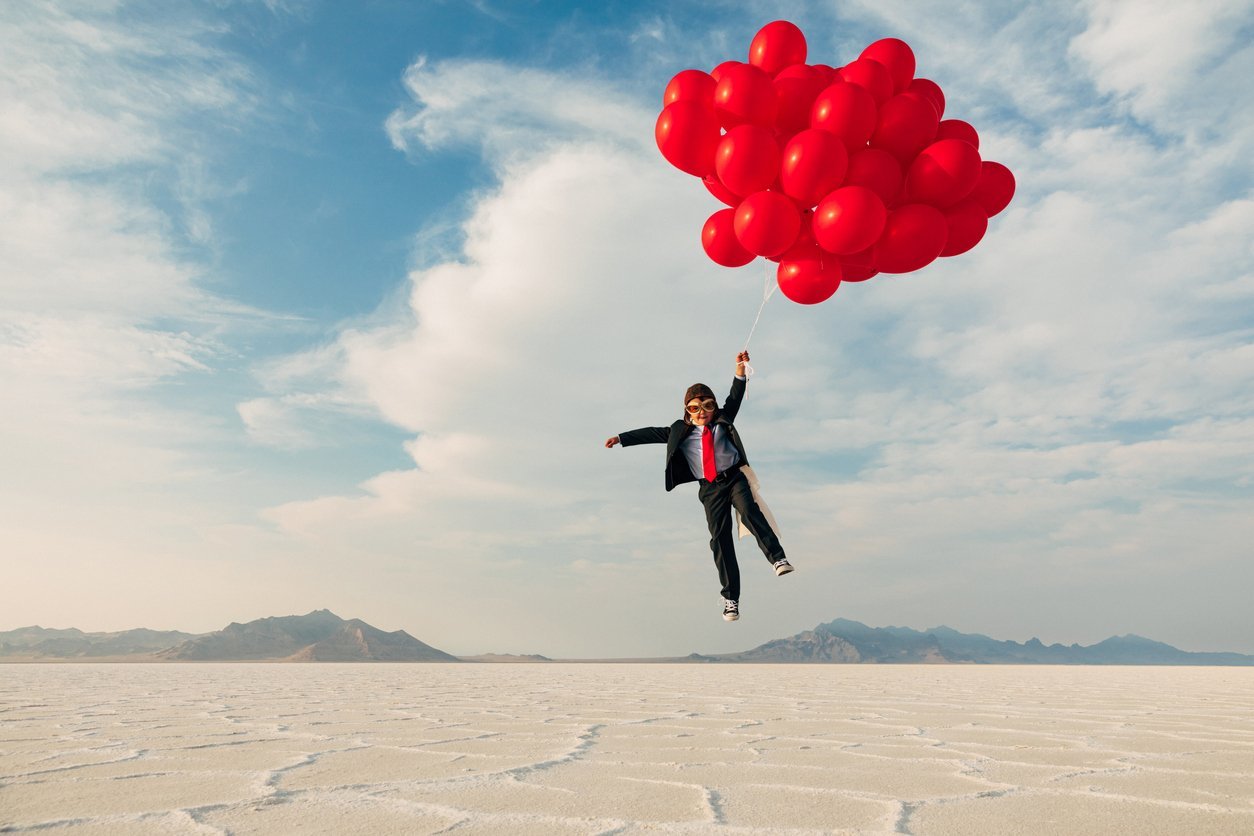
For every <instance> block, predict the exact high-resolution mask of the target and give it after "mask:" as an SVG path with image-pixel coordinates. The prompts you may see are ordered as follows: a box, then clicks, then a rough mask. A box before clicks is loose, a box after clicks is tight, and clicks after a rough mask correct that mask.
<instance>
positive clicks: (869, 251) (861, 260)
mask: <svg viewBox="0 0 1254 836" xmlns="http://www.w3.org/2000/svg"><path fill="white" fill-rule="evenodd" d="M840 272H841V276H840V280H841V281H842V282H864V281H866V280H867V279H869V278H871V277H872V276H878V275H879V274H880V271H879V270H877V269H875V248H874V247H873V246H871V247H867V248H866V249H865V250H862V251H861V252H857V253H852V254H851V255H842V256H840Z"/></svg>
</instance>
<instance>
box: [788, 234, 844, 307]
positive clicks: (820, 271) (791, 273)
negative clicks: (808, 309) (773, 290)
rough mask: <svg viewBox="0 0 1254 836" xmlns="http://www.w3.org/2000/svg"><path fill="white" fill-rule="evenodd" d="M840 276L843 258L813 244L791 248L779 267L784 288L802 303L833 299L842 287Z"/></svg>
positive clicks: (795, 299) (793, 298)
mask: <svg viewBox="0 0 1254 836" xmlns="http://www.w3.org/2000/svg"><path fill="white" fill-rule="evenodd" d="M840 278H841V269H840V261H839V259H837V258H836V257H835V256H832V255H829V254H827V253H825V252H823V251H822V250H820V249H819V248H818V247H816V246H814V245H813V244H810V245H802V246H797V247H792V248H790V249H789V250H788V252H786V253H785V254H784V256H783V257H782V258H781V259H780V261H779V267H778V268H776V270H775V281H776V282H777V283H778V284H779V290H780V292H781V293H783V294H784V295H785V296H787V297H788V298H789V299H791V300H792V301H794V302H796V303H798V304H801V305H817V304H818V303H819V302H822V301H825V300H827V299H830V298H831V296H832V294H833V293H835V292H836V289H837V288H839V287H840Z"/></svg>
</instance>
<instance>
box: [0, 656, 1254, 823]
mask: <svg viewBox="0 0 1254 836" xmlns="http://www.w3.org/2000/svg"><path fill="white" fill-rule="evenodd" d="M45 830H50V831H52V832H55V833H67V834H149V833H151V834H173V833H177V834H191V833H206V834H247V833H267V834H269V833H302V834H305V833H328V834H330V833H334V834H352V833H361V834H387V833H396V834H435V833H446V832H449V833H456V834H489V833H500V834H511V836H514V835H515V834H545V835H546V836H548V834H636V833H662V834H666V833H682V834H698V833H796V834H801V833H861V834H890V833H908V834H919V836H924V835H925V834H963V836H971V835H972V834H998V836H1008V834H1016V833H1024V834H1052V833H1057V834H1085V833H1092V834H1117V833H1128V834H1133V833H1135V834H1188V835H1189V836H1199V835H1200V834H1233V836H1236V835H1237V834H1241V836H1249V835H1250V834H1254V669H1241V668H1087V667H1001V666H997V667H993V666H989V667H975V666H971V667H967V666H901V667H896V666H846V665H823V666H803V665H761V666H758V665H731V666H716V665H627V664H601V665H597V664H536V665H529V664H512V665H489V664H479V665H476V664H461V665H457V664H448V665H326V664H310V665H294V664H278V665H260V664H238V665H235V664H198V665H133V664H127V665H4V666H0V832H6V833H8V832H12V833H25V832H33V831H41V832H42V831H45Z"/></svg>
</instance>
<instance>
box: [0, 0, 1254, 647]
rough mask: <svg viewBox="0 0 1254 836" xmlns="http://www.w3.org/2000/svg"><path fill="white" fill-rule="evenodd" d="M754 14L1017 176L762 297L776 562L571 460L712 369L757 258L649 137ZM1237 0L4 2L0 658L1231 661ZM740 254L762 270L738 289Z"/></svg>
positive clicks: (718, 377) (754, 448) (757, 356)
mask: <svg viewBox="0 0 1254 836" xmlns="http://www.w3.org/2000/svg"><path fill="white" fill-rule="evenodd" d="M775 19H787V20H791V21H793V22H794V23H796V24H797V25H799V26H800V27H801V28H802V30H803V31H804V32H805V33H806V37H807V40H808V44H809V60H810V61H811V62H818V61H821V62H823V63H828V64H834V65H838V66H839V65H840V64H843V63H846V62H848V61H850V60H853V59H854V58H856V57H857V55H858V53H859V52H860V51H861V50H862V48H863V47H864V46H865V45H866V44H868V43H870V42H872V41H874V40H877V39H879V38H882V37H888V36H892V37H898V38H902V39H904V40H905V41H907V42H908V43H909V44H910V45H911V46H912V48H913V49H914V52H915V54H916V57H917V61H918V70H917V74H918V75H919V76H923V77H927V78H931V79H933V80H935V81H937V82H938V83H939V84H940V85H941V86H942V87H943V89H944V91H945V94H946V100H947V107H946V113H945V116H946V117H949V118H962V119H966V120H967V121H969V122H971V123H972V124H974V125H975V127H976V128H977V129H978V130H979V132H980V138H981V153H982V154H983V156H984V158H985V159H992V160H997V161H999V162H1002V163H1004V164H1005V165H1007V166H1008V167H1009V168H1010V169H1011V170H1013V171H1014V172H1015V175H1016V178H1017V182H1018V191H1017V193H1016V195H1015V199H1014V201H1013V202H1012V204H1011V205H1010V207H1009V208H1008V209H1007V210H1006V211H1004V212H1003V213H1002V214H1000V215H998V216H997V217H995V218H994V219H993V220H992V222H991V224H990V228H989V232H988V234H987V236H986V237H985V239H984V240H983V241H982V242H981V243H980V245H979V246H978V247H976V248H975V249H974V250H972V251H971V252H969V253H966V254H965V255H962V256H959V257H956V258H947V259H942V260H940V261H938V262H936V263H934V264H932V265H930V266H928V267H927V268H925V269H924V270H922V271H919V272H918V273H914V274H909V275H903V276H881V277H876V278H874V279H872V280H870V281H868V282H865V283H860V284H845V285H843V286H842V287H841V288H840V289H839V290H838V291H837V293H836V295H835V296H833V297H832V298H831V299H830V300H828V301H826V302H824V303H822V304H820V305H815V306H802V305H796V304H793V303H791V302H789V301H788V300H787V299H785V298H784V297H783V296H782V295H781V294H776V295H774V296H773V297H771V298H770V299H768V300H767V302H766V304H765V306H764V307H763V309H762V315H761V319H760V321H759V323H758V325H757V327H756V330H755V331H754V332H753V336H752V341H751V343H750V351H751V354H752V357H753V365H754V367H755V370H756V373H755V374H754V376H753V377H752V378H751V379H750V381H749V384H748V394H747V396H746V399H745V402H744V406H743V408H742V410H741V413H740V415H739V417H738V418H737V422H736V423H737V427H738V429H739V430H740V433H741V435H742V437H743V439H744V441H745V445H746V448H747V451H748V453H749V457H750V460H751V461H752V463H753V465H754V469H755V470H756V471H757V474H758V476H759V478H760V480H761V483H762V491H763V495H764V498H765V499H766V501H767V502H768V503H769V505H770V507H771V509H772V511H773V512H774V514H775V516H776V518H777V519H778V521H779V524H780V528H781V534H782V541H783V543H784V546H785V548H786V550H787V552H788V555H789V557H790V559H791V561H792V562H793V564H794V565H795V566H796V567H797V572H795V573H794V574H792V575H789V576H787V577H784V578H776V577H775V576H774V575H773V573H772V572H771V570H770V567H769V565H768V564H767V563H766V561H765V560H764V559H763V557H762V555H761V554H760V552H758V551H757V549H756V548H755V547H754V546H753V544H752V542H751V541H750V540H746V541H742V543H741V544H740V548H739V550H738V551H739V554H740V563H741V568H742V575H743V591H742V596H741V612H742V615H741V620H740V621H739V622H736V623H734V624H728V623H725V622H724V621H723V620H722V618H721V607H722V604H721V598H720V596H719V585H718V582H717V576H716V573H715V570H714V566H713V563H712V560H711V557H710V552H709V547H708V534H707V532H706V530H705V525H704V517H703V512H702V509H701V506H700V503H699V502H698V500H697V498H696V490H695V488H694V487H693V486H692V485H687V486H684V487H681V488H679V489H677V490H675V491H674V492H671V493H667V492H666V491H665V490H664V486H663V450H662V448H661V447H655V446H648V447H633V448H630V449H623V448H615V449H613V450H607V449H605V447H604V440H605V439H606V438H607V437H609V436H612V435H615V434H617V433H619V432H621V431H624V430H628V429H633V428H636V427H642V426H656V425H667V424H669V423H670V422H672V421H674V420H675V419H677V418H679V417H680V414H681V413H680V410H681V401H682V395H683V392H684V390H685V388H686V387H687V386H688V385H689V384H691V383H694V382H696V381H701V382H705V383H707V384H709V385H711V386H712V387H713V388H714V389H715V391H716V392H721V391H723V390H724V389H725V388H726V387H727V386H729V385H730V382H731V379H732V373H733V365H734V358H735V355H736V352H737V351H739V350H740V349H741V348H742V347H743V346H744V344H745V340H746V338H747V337H748V335H749V332H750V328H751V326H752V325H753V321H754V316H755V314H756V313H757V311H758V308H759V304H760V303H761V301H762V293H763V288H764V287H769V282H770V281H771V280H772V279H771V273H770V271H769V269H767V267H766V266H765V263H764V262H763V261H762V260H760V259H759V260H758V261H756V262H755V263H753V264H751V265H749V266H746V267H743V268H738V269H728V268H723V267H719V266H717V265H715V264H713V263H712V262H711V261H709V260H708V259H707V258H706V256H705V254H704V253H703V252H702V249H701V246H700V230H701V226H702V224H703V223H704V221H705V219H706V217H707V216H708V215H709V214H710V213H711V212H713V211H715V210H716V209H718V208H719V204H716V203H715V202H714V200H713V198H711V197H710V196H709V195H708V194H707V193H706V192H705V190H704V189H703V188H702V187H701V186H700V184H699V183H697V182H696V181H695V179H693V178H691V177H689V176H687V175H685V174H683V173H681V172H679V171H677V170H676V169H674V168H672V167H671V166H669V165H668V164H666V163H665V161H664V160H663V159H662V157H661V155H660V154H659V153H658V150H657V148H656V146H655V144H654V140H653V126H654V121H655V119H656V118H657V113H658V110H659V109H660V107H661V95H662V91H663V89H664V88H665V85H666V83H667V81H668V80H669V79H670V77H671V76H672V75H674V74H675V73H676V72H678V71H679V70H682V69H685V68H689V67H696V68H701V69H707V70H708V69H710V68H711V67H713V66H715V65H717V64H719V63H721V62H722V61H724V60H729V59H737V60H744V58H745V56H746V54H747V50H748V44H749V41H750V40H751V38H752V37H753V34H754V32H756V31H757V29H758V28H759V27H760V26H762V25H763V24H765V23H767V22H769V21H771V20H775ZM1252 32H1254V8H1252V7H1251V6H1250V4H1249V3H1248V2H1247V0H1204V1H1203V2H1198V3H1193V4H1179V3H1168V2H1165V0H1071V1H1070V2H1060V1H1059V2H1054V1H1053V0H1042V2H1035V3H1031V4H1005V3H1002V2H998V1H997V0H955V1H953V2H940V1H939V0H875V2H870V0H846V2H826V3H821V2H775V3H768V2H753V1H751V2H735V3H731V2H727V3H720V2H702V3H691V2H673V0H668V2H654V1H653V0H633V2H630V3H628V2H616V1H615V0H610V1H609V2H603V3H598V4H584V3H574V2H526V1H525V0H519V1H518V2H504V0H465V1H464V2H463V0H445V1H444V2H439V1H437V0H432V2H422V3H410V2H400V0H395V2H388V1H387V0H378V2H372V1H371V0H363V2H359V3H337V2H332V0H308V2H305V1H304V0H266V2H260V1H257V2H253V1H252V0H205V2H192V0H189V1H188V2H183V3H177V4H171V3H165V2H160V0H153V1H152V2H126V1H125V0H117V1H116V2H107V0H106V2H100V1H99V0H92V2H86V0H84V1H83V2H72V1H71V0H66V1H65V2H60V1H59V0H47V2H36V0H16V2H8V3H4V4H3V5H0V392H3V409H0V630H6V629H14V628H17V627H21V626H26V625H31V624H39V625H42V626H45V627H71V626H73V627H78V628H81V629H84V630H120V629H128V628H132V627H141V626H143V627H149V628H154V629H180V630H186V631H190V632H203V631H209V630H215V629H219V628H221V627H223V626H225V625H226V624H227V623H229V622H232V621H238V622H244V621H249V620H252V619H255V618H261V617H265V616H271V615H288V614H297V613H304V612H308V611H310V610H314V609H320V608H329V609H331V610H333V611H334V612H336V613H337V614H338V615H340V616H342V617H345V618H352V617H355V618H361V619H363V620H365V621H367V622H369V623H371V624H373V625H375V626H377V627H380V628H382V629H386V630H398V629H403V630H406V631H407V632H409V633H410V634H412V635H414V636H415V637H417V638H419V639H421V640H422V641H425V642H427V643H429V644H432V645H434V646H436V647H438V648H440V649H442V650H446V651H448V652H451V653H457V654H463V655H466V654H475V653H487V652H501V653H541V654H544V655H547V656H552V657H559V658H590V657H637V656H663V655H686V654H688V653H692V652H700V653H719V652H730V651H736V650H744V649H748V648H751V647H754V646H756V645H758V644H760V643H762V642H765V641H768V640H771V639H775V638H780V637H785V636H789V635H792V634H794V633H798V632H801V631H804V630H808V629H812V628H813V627H814V626H816V625H817V624H820V623H822V622H826V621H830V620H831V619H834V618H837V617H843V618H850V619H856V620H859V621H863V622H865V623H867V624H870V625H872V626H888V625H899V626H910V627H914V628H916V629H926V628H928V627H933V626H937V625H940V624H945V625H948V626H951V627H953V628H955V629H958V630H962V631H965V632H978V633H983V634H986V635H990V636H993V637H995V638H999V639H1013V640H1016V641H1026V640H1027V639H1029V638H1031V637H1034V636H1035V637H1039V638H1040V639H1041V640H1042V641H1045V642H1046V643H1051V642H1063V643H1072V642H1079V643H1081V644H1090V643H1093V642H1096V641H1100V640H1102V639H1104V638H1106V637H1108V636H1111V635H1116V634H1124V633H1136V634H1139V635H1143V636H1148V637H1150V638H1154V639H1157V640H1160V641H1165V642H1168V643H1171V644H1174V645H1176V646H1178V647H1181V648H1183V649H1186V650H1227V651H1241V652H1246V653H1252V652H1254V608H1252V607H1250V606H1249V598H1250V590H1251V589H1252V588H1254V560H1252V558H1254V545H1252V544H1254V476H1252V474H1254V345H1252V344H1251V342H1252V341H1251V337H1252V335H1254V235H1251V230H1254V196H1252V187H1254V182H1252V180H1254V177H1252V174H1254V168H1252V167H1251V165H1250V162H1249V161H1250V159H1251V158H1252V157H1254V89H1252V88H1251V87H1250V85H1249V84H1248V81H1247V79H1249V78H1250V77H1254V38H1251V33H1252ZM771 267H773V265H771Z"/></svg>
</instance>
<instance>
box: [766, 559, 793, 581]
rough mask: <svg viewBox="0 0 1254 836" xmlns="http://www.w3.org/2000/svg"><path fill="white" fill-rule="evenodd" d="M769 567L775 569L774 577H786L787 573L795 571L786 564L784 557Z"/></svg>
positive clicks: (786, 560)
mask: <svg viewBox="0 0 1254 836" xmlns="http://www.w3.org/2000/svg"><path fill="white" fill-rule="evenodd" d="M771 565H772V566H774V567H775V575H776V576H779V575H787V574H788V573H789V572H795V571H796V569H794V568H793V566H792V564H791V563H789V562H788V558H786V557H781V558H780V559H779V560H777V561H775V562H774V563H773V564H771Z"/></svg>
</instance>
